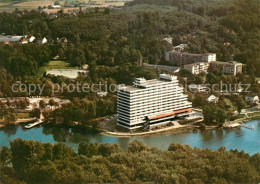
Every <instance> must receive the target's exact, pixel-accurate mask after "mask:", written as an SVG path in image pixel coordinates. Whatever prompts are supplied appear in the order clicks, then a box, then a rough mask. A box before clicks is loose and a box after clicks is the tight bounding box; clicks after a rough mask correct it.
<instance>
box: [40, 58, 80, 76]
mask: <svg viewBox="0 0 260 184" xmlns="http://www.w3.org/2000/svg"><path fill="white" fill-rule="evenodd" d="M50 69H78V68H77V67H72V66H70V64H69V63H68V62H66V61H50V62H49V63H48V64H47V65H45V66H44V67H41V68H39V71H38V74H37V76H38V77H42V76H43V74H44V73H45V72H46V71H47V70H50Z"/></svg>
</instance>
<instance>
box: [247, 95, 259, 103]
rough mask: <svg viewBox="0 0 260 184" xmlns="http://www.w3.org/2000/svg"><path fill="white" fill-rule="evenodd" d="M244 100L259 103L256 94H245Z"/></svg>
mask: <svg viewBox="0 0 260 184" xmlns="http://www.w3.org/2000/svg"><path fill="white" fill-rule="evenodd" d="M245 101H246V102H247V103H249V104H251V105H254V104H256V105H258V104H259V97H258V96H257V95H246V96H245Z"/></svg>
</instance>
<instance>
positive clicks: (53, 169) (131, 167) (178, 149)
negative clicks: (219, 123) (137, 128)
mask: <svg viewBox="0 0 260 184" xmlns="http://www.w3.org/2000/svg"><path fill="white" fill-rule="evenodd" d="M10 145H11V146H10V148H7V147H3V148H2V149H1V152H0V161H1V162H0V171H1V172H0V181H1V183H5V184H13V183H21V184H26V183H28V184H30V183H31V184H40V183H50V184H51V183H64V184H67V183H71V184H72V183H73V184H74V183H77V184H80V183H84V184H85V183H135V184H136V183H151V184H152V183H171V184H174V183H176V184H177V183H183V184H202V183H209V184H211V183H212V184H228V183H247V184H250V183H257V182H259V179H260V175H259V173H260V167H259V166H260V155H259V154H255V155H253V156H249V155H248V154H245V153H244V152H243V151H242V152H239V151H237V150H233V151H228V152H227V151H225V148H219V149H218V150H217V151H210V150H208V149H197V148H191V147H189V146H185V145H179V144H171V145H170V146H169V148H168V150H167V151H162V150H159V149H157V148H153V147H148V146H145V145H144V144H142V143H140V142H137V141H134V142H131V143H130V144H129V146H128V148H127V150H126V151H122V150H121V149H120V147H119V145H117V144H100V145H99V144H90V143H86V142H85V143H81V144H80V145H79V147H78V152H77V153H76V152H74V151H73V150H72V149H71V148H69V147H67V146H65V145H63V144H60V143H59V144H55V145H53V144H50V143H39V142H35V141H22V140H21V139H16V140H14V141H12V142H11V143H10Z"/></svg>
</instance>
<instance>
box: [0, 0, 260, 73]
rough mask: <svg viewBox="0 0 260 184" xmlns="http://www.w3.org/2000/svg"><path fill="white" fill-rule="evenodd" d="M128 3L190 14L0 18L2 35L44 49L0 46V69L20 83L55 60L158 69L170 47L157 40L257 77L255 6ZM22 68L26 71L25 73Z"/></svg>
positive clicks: (170, 1)
mask: <svg viewBox="0 0 260 184" xmlns="http://www.w3.org/2000/svg"><path fill="white" fill-rule="evenodd" d="M129 3H130V4H144V3H145V4H155V5H171V6H176V4H177V5H179V4H180V5H181V6H184V5H185V6H186V5H187V6H190V7H191V8H190V9H188V8H186V9H180V10H178V11H170V12H167V11H166V12H165V11H163V10H164V9H163V7H162V8H160V7H159V9H158V10H159V11H158V12H155V11H151V12H139V13H134V10H132V11H131V10H130V11H124V8H123V10H114V11H111V12H110V13H109V12H108V13H104V12H102V11H98V10H97V11H92V10H90V11H87V12H84V13H83V12H81V13H79V14H77V16H71V15H69V14H64V13H62V11H61V12H59V13H58V14H57V18H55V19H50V18H49V17H48V15H46V14H44V13H39V12H37V11H35V10H32V11H29V12H28V11H25V12H21V11H19V10H16V11H14V12H13V13H0V24H1V25H2V26H1V27H0V31H1V32H2V33H5V34H18V35H22V34H33V35H35V36H36V37H37V38H42V37H47V38H48V44H49V45H48V46H36V45H34V44H26V45H22V46H17V45H14V46H6V45H2V46H1V47H0V55H1V58H4V60H3V63H4V64H2V65H1V66H4V67H5V69H7V70H8V71H9V70H10V71H9V72H11V73H12V74H13V75H14V76H15V77H16V76H22V77H24V76H28V75H34V72H35V71H36V70H37V69H38V68H39V66H42V65H44V63H46V60H50V58H51V57H50V56H52V57H54V56H56V55H59V56H60V58H63V59H64V58H66V59H68V61H69V62H70V64H71V65H73V66H81V65H82V64H89V65H90V66H99V65H105V66H110V67H114V66H119V65H125V64H139V63H141V62H146V63H152V64H159V63H162V62H163V61H164V52H165V51H166V50H169V49H170V46H171V45H170V44H169V43H167V42H165V41H162V39H163V38H164V37H172V38H173V45H178V44H180V43H187V44H188V45H189V52H195V53H205V52H215V53H217V54H218V60H223V61H230V60H232V59H234V60H237V61H239V62H242V63H245V64H247V67H246V72H247V73H248V74H250V75H252V74H255V75H258V76H260V73H259V71H260V61H259V58H260V56H259V53H260V52H259V45H260V43H259V38H258V34H259V30H260V29H259V28H260V25H259V22H260V20H259V16H258V15H259V9H260V8H259V6H260V3H259V2H257V1H255V0H249V1H246V0H240V1H236V0H234V1H230V2H225V1H222V0H220V1H217V2H215V1H210V2H209V1H203V0H197V1H190V0H187V1H179V0H167V1H154V0H149V1H148V0H145V1H144V0H136V1H133V2H129ZM213 5H214V6H213ZM133 9H134V6H133ZM64 37H65V38H67V40H68V43H59V44H56V40H57V38H64ZM8 50H9V52H8ZM35 56H38V57H35ZM17 58H21V59H20V63H22V64H23V65H18V64H17V62H18V61H17V60H18V59H17ZM25 65H26V66H27V68H30V69H27V70H26V68H25V67H23V66H25Z"/></svg>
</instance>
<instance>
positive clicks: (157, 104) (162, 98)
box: [117, 74, 191, 129]
mask: <svg viewBox="0 0 260 184" xmlns="http://www.w3.org/2000/svg"><path fill="white" fill-rule="evenodd" d="M190 111H191V102H188V100H187V95H185V94H183V88H182V87H180V86H179V81H178V80H177V77H176V76H171V75H167V74H161V75H160V77H159V79H153V80H146V79H144V78H137V79H136V80H135V82H134V85H133V86H123V87H122V86H121V87H119V88H118V91H117V115H118V116H117V123H118V125H120V126H122V127H124V128H127V129H137V128H151V127H153V126H158V125H163V124H166V123H169V122H171V121H172V120H173V119H175V118H177V117H181V116H187V114H188V113H189V112H190Z"/></svg>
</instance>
